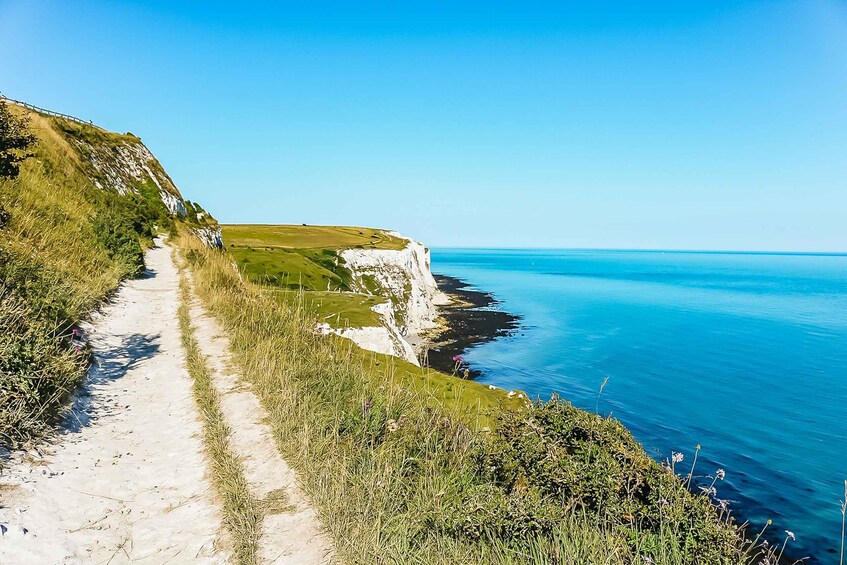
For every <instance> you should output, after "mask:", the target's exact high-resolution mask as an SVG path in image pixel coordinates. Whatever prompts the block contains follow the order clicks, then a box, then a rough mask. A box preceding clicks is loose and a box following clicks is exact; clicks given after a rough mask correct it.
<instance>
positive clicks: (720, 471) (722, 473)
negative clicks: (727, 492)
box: [715, 469, 726, 481]
mask: <svg viewBox="0 0 847 565" xmlns="http://www.w3.org/2000/svg"><path fill="white" fill-rule="evenodd" d="M715 476H716V477H717V478H718V479H719V480H721V481H722V480H723V479H724V477H726V471H724V470H723V469H718V472H717V473H715Z"/></svg>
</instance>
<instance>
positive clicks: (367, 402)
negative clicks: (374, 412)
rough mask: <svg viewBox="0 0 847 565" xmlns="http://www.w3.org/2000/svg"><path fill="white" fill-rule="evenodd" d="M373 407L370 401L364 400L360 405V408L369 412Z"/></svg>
mask: <svg viewBox="0 0 847 565" xmlns="http://www.w3.org/2000/svg"><path fill="white" fill-rule="evenodd" d="M373 407H374V403H373V402H371V401H370V400H366V401H364V402H363V403H362V408H364V409H365V410H370V409H371V408H373Z"/></svg>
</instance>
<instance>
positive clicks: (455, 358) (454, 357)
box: [453, 355, 462, 363]
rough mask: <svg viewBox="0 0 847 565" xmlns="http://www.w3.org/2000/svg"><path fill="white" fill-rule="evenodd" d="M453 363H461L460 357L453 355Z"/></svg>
mask: <svg viewBox="0 0 847 565" xmlns="http://www.w3.org/2000/svg"><path fill="white" fill-rule="evenodd" d="M453 361H455V362H456V363H461V362H462V357H461V355H454V356H453Z"/></svg>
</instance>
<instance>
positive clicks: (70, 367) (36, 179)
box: [0, 102, 173, 445]
mask: <svg viewBox="0 0 847 565" xmlns="http://www.w3.org/2000/svg"><path fill="white" fill-rule="evenodd" d="M0 108H2V111H0V114H2V116H0V118H2V117H3V116H7V117H5V118H4V119H6V120H9V119H12V120H14V121H17V122H19V123H24V124H25V127H26V129H27V131H28V132H30V133H31V134H32V135H34V136H35V138H36V139H37V141H36V142H35V143H34V144H33V145H32V146H31V147H30V149H29V152H30V153H31V154H32V155H31V156H30V157H29V158H27V159H26V160H24V161H23V162H21V163H20V172H19V174H17V175H10V176H6V177H3V178H0V391H2V394H0V445H15V444H18V443H21V442H24V441H26V440H28V439H31V438H32V437H34V436H36V435H38V434H39V433H41V432H43V431H44V430H46V429H47V427H48V424H49V422H50V420H51V418H53V417H55V415H56V413H57V409H58V408H59V407H61V406H62V404H63V403H64V401H65V400H66V399H67V397H68V394H69V393H70V392H71V391H72V390H73V389H74V388H75V386H76V385H77V384H78V383H79V381H80V379H81V377H82V376H83V374H84V371H85V369H86V367H87V361H88V359H87V355H86V354H85V352H84V351H83V350H81V348H80V344H79V343H77V344H74V343H72V341H73V340H72V331H73V330H74V329H75V327H76V323H77V321H78V320H80V319H82V318H83V317H84V316H85V315H86V314H87V313H88V312H89V311H90V310H91V309H92V308H93V307H94V306H95V305H96V304H97V303H98V302H99V301H100V300H102V299H103V297H104V296H106V295H107V294H108V293H109V292H110V291H112V290H113V289H114V288H115V287H116V286H117V285H118V283H119V282H120V280H121V279H123V278H124V277H128V276H133V275H136V274H138V273H140V272H141V271H142V270H143V267H144V263H143V249H144V247H145V246H146V245H148V244H149V243H150V241H151V238H152V237H153V235H154V226H159V227H161V228H165V227H167V226H169V225H171V224H173V220H172V218H171V217H170V215H169V214H168V211H167V209H166V208H165V206H164V205H163V203H162V201H161V199H160V198H159V195H158V191H153V190H151V187H149V186H144V185H141V184H139V185H138V186H136V189H137V192H132V193H129V194H127V195H125V196H121V195H119V194H118V193H117V192H114V191H111V190H107V189H101V188H98V187H97V186H96V185H95V184H94V182H93V179H95V178H97V176H96V174H95V172H94V171H93V168H92V165H91V163H90V162H89V161H87V160H86V159H85V157H84V156H83V155H82V153H81V152H80V150H79V144H78V143H77V139H76V138H75V137H73V136H74V135H76V134H75V133H73V132H76V131H77V130H79V129H80V128H82V130H84V132H87V133H85V134H84V135H87V136H94V135H96V136H97V138H98V139H102V140H105V141H107V142H109V143H112V142H115V138H122V137H124V136H120V135H117V134H110V133H108V132H105V131H102V130H99V129H97V128H94V127H92V126H82V125H79V124H75V123H73V122H70V121H68V120H64V119H62V118H55V117H49V116H45V115H41V114H38V113H36V112H31V111H28V110H25V109H23V108H21V107H18V106H14V105H6V104H4V103H2V102H0ZM0 129H2V128H0ZM82 130H81V131H82ZM92 132H94V133H92ZM112 136H115V137H112Z"/></svg>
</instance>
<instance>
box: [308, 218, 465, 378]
mask: <svg viewBox="0 0 847 565" xmlns="http://www.w3.org/2000/svg"><path fill="white" fill-rule="evenodd" d="M390 235H393V236H395V237H399V238H401V239H405V240H406V241H407V244H406V247H405V248H403V249H345V250H344V251H342V252H341V253H340V257H341V259H342V260H343V261H344V266H345V267H346V268H347V269H348V270H349V271H350V272H351V274H352V275H353V278H352V284H351V286H352V287H353V290H354V291H356V292H361V293H363V294H374V295H377V296H381V297H383V298H386V299H387V301H386V302H383V303H382V304H378V305H376V306H374V307H373V308H372V309H373V311H374V312H376V313H377V314H379V315H380V318H381V320H382V326H368V327H363V328H330V327H329V326H328V325H326V324H323V325H322V326H321V330H322V331H332V332H333V333H336V334H338V335H340V336H342V337H346V338H348V339H351V340H353V342H355V343H356V344H357V345H358V346H359V347H361V348H363V349H367V350H370V351H376V352H378V353H385V354H388V355H394V356H396V357H400V358H402V359H405V360H406V361H409V362H410V363H414V364H415V365H418V364H419V363H418V359H417V355H416V352H415V349H414V347H413V346H412V343H411V342H412V341H414V339H413V338H414V337H416V336H418V335H419V334H421V333H422V332H425V331H426V330H428V329H431V328H433V327H434V326H435V325H436V321H435V320H436V318H437V317H438V306H439V305H443V304H446V303H447V302H448V301H449V299H448V298H447V296H446V295H445V294H444V293H443V292H441V291H440V290H438V285H437V284H436V282H435V278H433V276H432V272H431V271H430V259H429V250H428V249H426V247H424V245H423V244H422V243H420V242H417V241H414V240H412V239H409V238H407V237H404V236H402V235H400V234H398V233H396V232H391V234H390Z"/></svg>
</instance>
